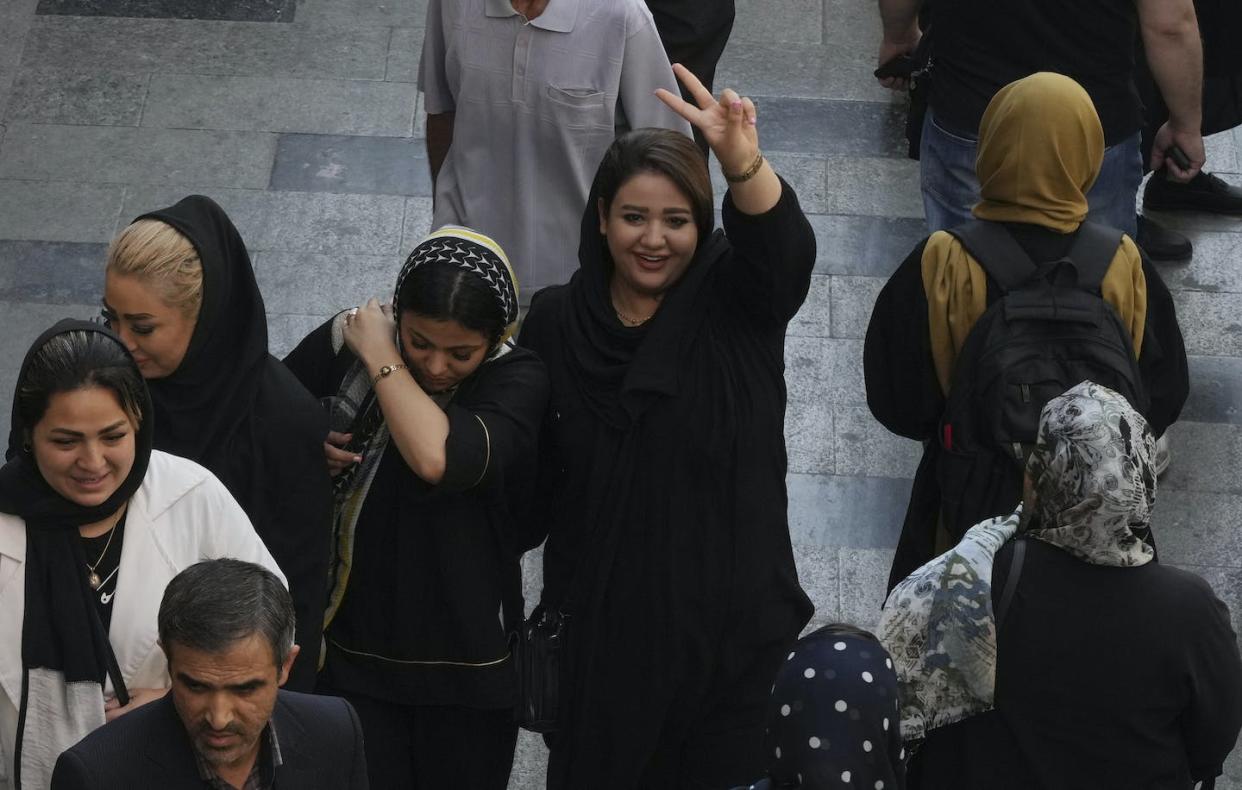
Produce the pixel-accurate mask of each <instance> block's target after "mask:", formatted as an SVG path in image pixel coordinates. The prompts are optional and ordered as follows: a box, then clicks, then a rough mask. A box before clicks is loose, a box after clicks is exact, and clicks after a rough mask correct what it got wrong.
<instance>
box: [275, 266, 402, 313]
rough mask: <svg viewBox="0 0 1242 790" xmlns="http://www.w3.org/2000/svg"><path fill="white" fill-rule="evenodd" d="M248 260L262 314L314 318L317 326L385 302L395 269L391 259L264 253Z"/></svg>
mask: <svg viewBox="0 0 1242 790" xmlns="http://www.w3.org/2000/svg"><path fill="white" fill-rule="evenodd" d="M251 260H252V262H253V263H254V272H255V278H256V279H257V280H258V281H259V289H260V290H261V291H262V292H263V301H264V304H265V305H266V306H267V309H268V311H270V312H272V313H301V314H309V315H318V316H321V319H320V320H323V319H326V318H327V317H328V316H330V315H335V314H336V313H337V312H338V311H340V310H344V309H345V308H347V307H353V306H355V305H360V304H364V303H365V302H366V301H367V299H370V298H371V297H373V296H374V297H379V298H380V299H381V300H382V301H385V302H387V301H388V300H389V299H391V298H392V289H393V285H394V284H395V283H396V280H397V272H398V271H400V268H401V258H400V257H399V256H397V255H353V254H339V253H338V254H331V255H319V254H312V253H305V252H290V251H268V252H257V253H255V254H254V255H252V256H251Z"/></svg>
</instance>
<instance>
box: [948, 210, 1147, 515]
mask: <svg viewBox="0 0 1242 790" xmlns="http://www.w3.org/2000/svg"><path fill="white" fill-rule="evenodd" d="M950 233H952V234H953V235H954V236H955V237H957V239H958V240H959V241H961V243H962V246H964V247H965V248H966V251H967V252H969V253H970V255H971V257H973V258H974V259H975V260H976V261H978V262H979V265H980V266H982V267H983V268H984V270H985V271H986V272H987V273H988V275H989V276H990V277H991V280H992V282H993V283H995V285H996V287H998V288H999V289H1000V297H999V298H997V299H995V300H994V301H993V302H992V303H991V304H990V305H989V306H988V309H987V310H986V311H985V312H984V314H983V315H982V316H981V317H980V318H979V320H978V321H977V322H976V323H975V325H974V326H973V327H972V328H971V330H970V333H969V334H968V335H967V336H966V342H965V344H963V346H962V350H961V353H960V354H959V355H958V358H957V363H956V367H955V370H954V374H953V384H952V387H951V389H950V391H949V396H948V399H947V401H946V404H945V410H944V415H943V417H942V418H941V422H940V436H939V440H940V449H941V453H940V456H939V459H938V462H937V479H938V480H937V481H938V483H939V488H940V492H941V517H942V519H943V521H942V523H943V526H944V527H945V529H946V530H947V531H948V532H949V534H950V536H951V537H952V538H953V539H954V540H957V539H958V538H960V537H961V536H962V535H963V534H964V533H965V532H966V530H968V529H970V528H971V527H972V526H974V525H975V524H977V523H978V522H980V521H982V520H983V519H986V518H991V517H992V516H995V515H997V514H1000V513H1008V512H1010V511H1012V510H1013V508H1014V507H1015V506H1016V505H1017V503H1018V502H1019V501H1020V500H1021V498H1022V476H1023V470H1024V468H1025V465H1026V456H1027V455H1028V454H1029V452H1030V450H1031V448H1032V447H1033V446H1034V443H1035V439H1036V433H1037V432H1038V429H1039V415H1040V411H1041V410H1042V409H1043V407H1044V404H1046V403H1047V402H1048V401H1049V400H1051V399H1052V398H1055V397H1056V396H1058V395H1060V394H1062V393H1063V392H1065V391H1066V390H1068V389H1070V388H1071V387H1073V386H1074V385H1076V384H1078V383H1080V382H1082V381H1085V380H1091V381H1093V382H1095V383H1096V384H1101V385H1103V386H1105V387H1108V388H1109V389H1112V390H1114V391H1116V392H1118V393H1119V394H1121V395H1122V396H1124V397H1125V398H1126V399H1127V400H1129V401H1130V404H1131V405H1132V406H1133V407H1134V408H1135V410H1137V411H1138V412H1140V413H1142V414H1146V413H1147V409H1148V398H1147V391H1146V388H1145V387H1144V386H1143V380H1142V377H1141V375H1140V373H1139V367H1138V362H1137V360H1136V359H1135V357H1134V348H1133V345H1132V344H1131V342H1130V333H1129V331H1128V330H1127V329H1126V327H1125V325H1124V324H1123V323H1122V321H1121V318H1120V316H1118V314H1117V312H1116V310H1114V309H1113V306H1112V305H1110V304H1109V303H1108V302H1106V301H1105V300H1104V298H1103V296H1102V294H1101V290H1100V284H1101V282H1102V281H1103V279H1104V275H1105V274H1107V273H1108V269H1109V266H1110V265H1111V264H1112V260H1113V256H1114V255H1115V254H1116V252H1117V247H1118V245H1119V244H1120V243H1121V235H1122V234H1121V231H1119V230H1114V229H1112V228H1107V227H1104V226H1100V225H1092V224H1088V223H1083V224H1082V225H1081V226H1080V227H1079V229H1078V231H1077V235H1076V236H1075V238H1074V241H1073V244H1072V246H1071V248H1070V251H1069V254H1068V255H1066V257H1064V258H1062V259H1060V260H1056V261H1051V262H1049V263H1044V264H1036V263H1035V262H1034V261H1033V260H1031V257H1030V255H1028V254H1027V252H1026V251H1025V250H1024V249H1022V246H1021V245H1020V244H1018V242H1017V240H1016V239H1014V237H1013V236H1012V234H1010V233H1009V231H1008V229H1006V227H1005V226H1004V225H1002V224H1000V223H996V222H982V221H971V222H967V223H966V224H964V225H961V226H960V227H957V228H954V229H953V230H952V231H950Z"/></svg>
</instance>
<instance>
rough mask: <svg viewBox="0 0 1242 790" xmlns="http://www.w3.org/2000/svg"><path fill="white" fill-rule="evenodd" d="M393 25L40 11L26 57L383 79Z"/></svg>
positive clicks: (91, 65) (105, 65)
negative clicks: (42, 13) (310, 24)
mask: <svg viewBox="0 0 1242 790" xmlns="http://www.w3.org/2000/svg"><path fill="white" fill-rule="evenodd" d="M388 38H389V34H388V30H387V29H385V28H377V27H359V28H353V27H348V26H332V25H324V26H316V27H307V26H303V25H271V24H262V23H253V22H212V23H211V24H205V23H202V22H187V21H180V20H165V19H107V18H86V17H72V16H63V17H61V16H57V17H48V16H42V17H38V18H37V21H36V22H35V23H34V24H33V25H32V26H31V29H30V32H29V33H28V34H27V38H26V48H25V51H24V52H23V53H22V64H23V65H25V66H32V67H47V66H51V67H56V66H66V65H73V66H74V67H75V68H77V69H80V70H82V71H88V72H89V71H112V72H130V73H137V74H147V73H157V74H171V73H187V72H188V73H192V74H220V75H230V74H231V75H260V76H271V77H280V76H289V77H299V78H303V79H313V78H326V79H361V80H382V79H383V78H384V71H385V69H386V66H387V59H388Z"/></svg>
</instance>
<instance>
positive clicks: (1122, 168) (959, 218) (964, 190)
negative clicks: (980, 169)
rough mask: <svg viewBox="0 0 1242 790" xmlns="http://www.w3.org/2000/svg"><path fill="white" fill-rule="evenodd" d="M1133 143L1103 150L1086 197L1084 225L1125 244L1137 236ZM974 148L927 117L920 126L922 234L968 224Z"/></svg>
mask: <svg viewBox="0 0 1242 790" xmlns="http://www.w3.org/2000/svg"><path fill="white" fill-rule="evenodd" d="M1139 137H1140V134H1139V133H1138V132H1135V133H1134V134H1133V135H1132V136H1130V137H1127V138H1126V139H1124V140H1122V141H1121V142H1119V143H1117V144H1116V145H1112V146H1109V147H1108V148H1105V149H1104V163H1103V165H1102V166H1101V167H1100V176H1099V178H1097V179H1096V180H1095V184H1094V185H1093V186H1092V187H1091V189H1090V191H1088V192H1087V206H1088V213H1087V219H1089V220H1091V221H1092V222H1098V223H1100V224H1101V225H1109V226H1111V227H1114V228H1117V229H1119V230H1123V231H1125V232H1126V233H1128V234H1129V235H1130V238H1134V237H1135V235H1136V234H1137V233H1138V222H1137V219H1136V214H1135V199H1136V198H1137V196H1138V188H1139V184H1140V183H1141V182H1142V180H1143V159H1142V155H1141V154H1140V153H1139ZM977 145H978V141H976V140H974V139H972V138H969V137H962V136H960V135H957V134H954V133H953V132H948V131H945V130H944V129H943V128H942V127H941V126H940V125H939V124H937V123H936V119H935V117H934V116H933V115H932V113H931V112H930V111H929V112H928V113H927V117H926V118H925V119H924V120H923V137H922V142H921V154H920V166H921V171H922V189H923V213H924V215H925V216H926V217H927V232H928V233H934V232H936V231H938V230H948V229H949V228H952V227H956V226H957V225H960V224H962V223H963V222H965V221H966V220H968V219H971V218H972V215H971V213H970V210H971V209H972V208H974V205H975V204H976V203H978V202H979V179H978V178H976V177H975V153H976V151H975V149H976V147H977Z"/></svg>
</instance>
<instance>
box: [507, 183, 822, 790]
mask: <svg viewBox="0 0 1242 790" xmlns="http://www.w3.org/2000/svg"><path fill="white" fill-rule="evenodd" d="M595 204H596V198H595V196H594V195H593V196H592V197H591V199H590V200H589V201H588V206H589V208H588V209H587V211H586V212H585V215H584V218H583V224H582V242H581V246H580V249H579V257H580V262H581V268H580V270H579V271H578V272H577V273H575V274H574V276H573V278H572V279H571V280H570V282H569V284H567V285H564V286H557V287H554V288H549V289H547V290H545V291H543V292H541V293H540V294H537V295H536V296H535V299H534V301H533V302H532V305H531V310H530V314H529V316H528V317H527V319H526V323H525V326H524V327H523V330H522V337H521V340H522V343H523V345H526V346H527V347H529V348H532V349H534V350H535V351H537V352H538V353H539V354H540V355H541V356H542V357H543V359H544V362H545V363H546V364H547V366H548V372H549V376H550V378H551V382H552V399H551V411H550V419H549V422H548V424H547V425H545V436H544V440H543V442H542V444H541V447H540V452H541V466H540V475H541V485H540V500H541V506H540V507H539V508H538V509H537V512H538V514H539V515H538V516H537V517H536V519H535V521H534V523H535V527H534V529H535V530H536V531H538V530H539V529H546V530H549V535H548V542H547V546H546V549H545V557H544V583H545V590H544V597H543V603H544V605H545V606H549V607H560V608H562V609H564V610H565V611H567V612H568V613H569V615H570V618H571V619H570V625H569V629H570V630H569V636H568V640H567V643H566V645H567V653H568V655H567V662H568V664H569V667H568V669H567V670H566V674H565V677H564V678H563V689H564V692H563V694H564V698H563V700H562V707H561V710H560V725H561V726H560V728H559V730H558V732H557V733H556V734H555V735H554V736H552V738H551V739H550V746H551V758H550V765H549V779H548V787H549V788H552V789H553V790H557V789H558V788H581V787H591V788H600V789H602V790H607V788H627V789H628V788H633V787H644V788H665V787H667V788H674V787H675V788H699V787H702V788H719V787H730V786H733V785H736V784H740V783H742V782H745V781H748V780H749V779H751V778H753V777H754V776H757V775H759V774H760V773H761V772H762V770H763V766H764V764H765V761H764V759H763V755H762V754H761V752H762V742H763V730H762V721H763V714H764V706H765V704H766V700H767V695H768V692H769V689H770V687H771V684H772V678H773V677H774V675H775V673H776V670H777V667H778V666H779V665H780V662H781V661H782V660H783V659H784V658H785V656H786V655H787V653H788V650H789V646H790V645H792V644H793V642H794V640H795V639H796V638H797V635H798V633H799V631H800V630H801V628H802V626H803V625H804V624H805V623H806V621H807V619H808V618H809V616H810V613H811V610H812V607H811V605H810V602H809V601H808V599H807V597H806V595H805V593H803V591H802V589H801V587H800V586H799V584H798V577H797V572H796V569H795V567H794V561H793V553H792V549H791V546H790V540H789V528H788V523H787V520H786V505H787V497H786V491H785V471H786V466H787V464H786V454H785V443H784V432H783V425H784V415H785V382H784V376H783V373H784V336H785V326H786V324H787V323H788V321H789V320H790V318H792V316H793V315H794V314H795V313H796V312H797V310H798V308H799V307H800V306H801V304H802V301H803V299H805V297H806V293H807V289H808V287H809V285H810V275H811V269H812V267H813V265H814V262H815V237H814V234H813V233H812V231H811V228H810V225H809V224H808V222H807V220H806V218H805V217H804V216H803V214H802V211H801V209H800V208H799V206H798V201H797V198H796V196H795V195H794V194H793V192H792V190H791V189H790V188H789V186H788V185H787V184H784V183H782V195H781V198H780V200H779V202H778V203H777V204H776V206H775V207H773V208H772V209H771V210H770V211H768V212H767V213H765V214H762V215H759V216H747V215H745V214H742V213H741V212H739V211H738V210H737V209H736V208H735V207H734V205H733V202H732V200H731V199H730V198H728V197H726V199H725V202H724V224H725V228H726V229H727V230H728V238H727V239H726V237H725V236H724V234H722V233H720V232H717V233H715V234H713V235H711V236H710V237H708V238H702V239H700V243H699V247H698V250H697V252H696V254H695V258H694V260H693V262H692V263H691V265H690V267H689V269H688V270H687V271H686V273H685V275H684V276H683V277H682V279H681V281H680V282H678V283H677V285H675V286H674V287H673V288H672V289H671V290H670V291H669V292H668V294H667V295H666V297H665V299H664V301H663V303H662V306H661V307H660V309H659V311H658V312H657V313H656V315H655V317H654V318H652V319H651V320H650V321H649V322H648V323H647V324H645V325H643V326H641V327H637V328H626V327H623V326H622V325H621V324H620V322H619V321H618V320H617V318H616V314H615V312H614V309H613V307H612V304H611V300H610V297H609V295H608V279H609V269H610V265H609V264H608V263H607V262H606V260H605V255H606V252H605V247H604V241H603V239H602V237H601V236H600V234H599V225H598V222H599V220H598V215H597V213H596V209H595Z"/></svg>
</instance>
